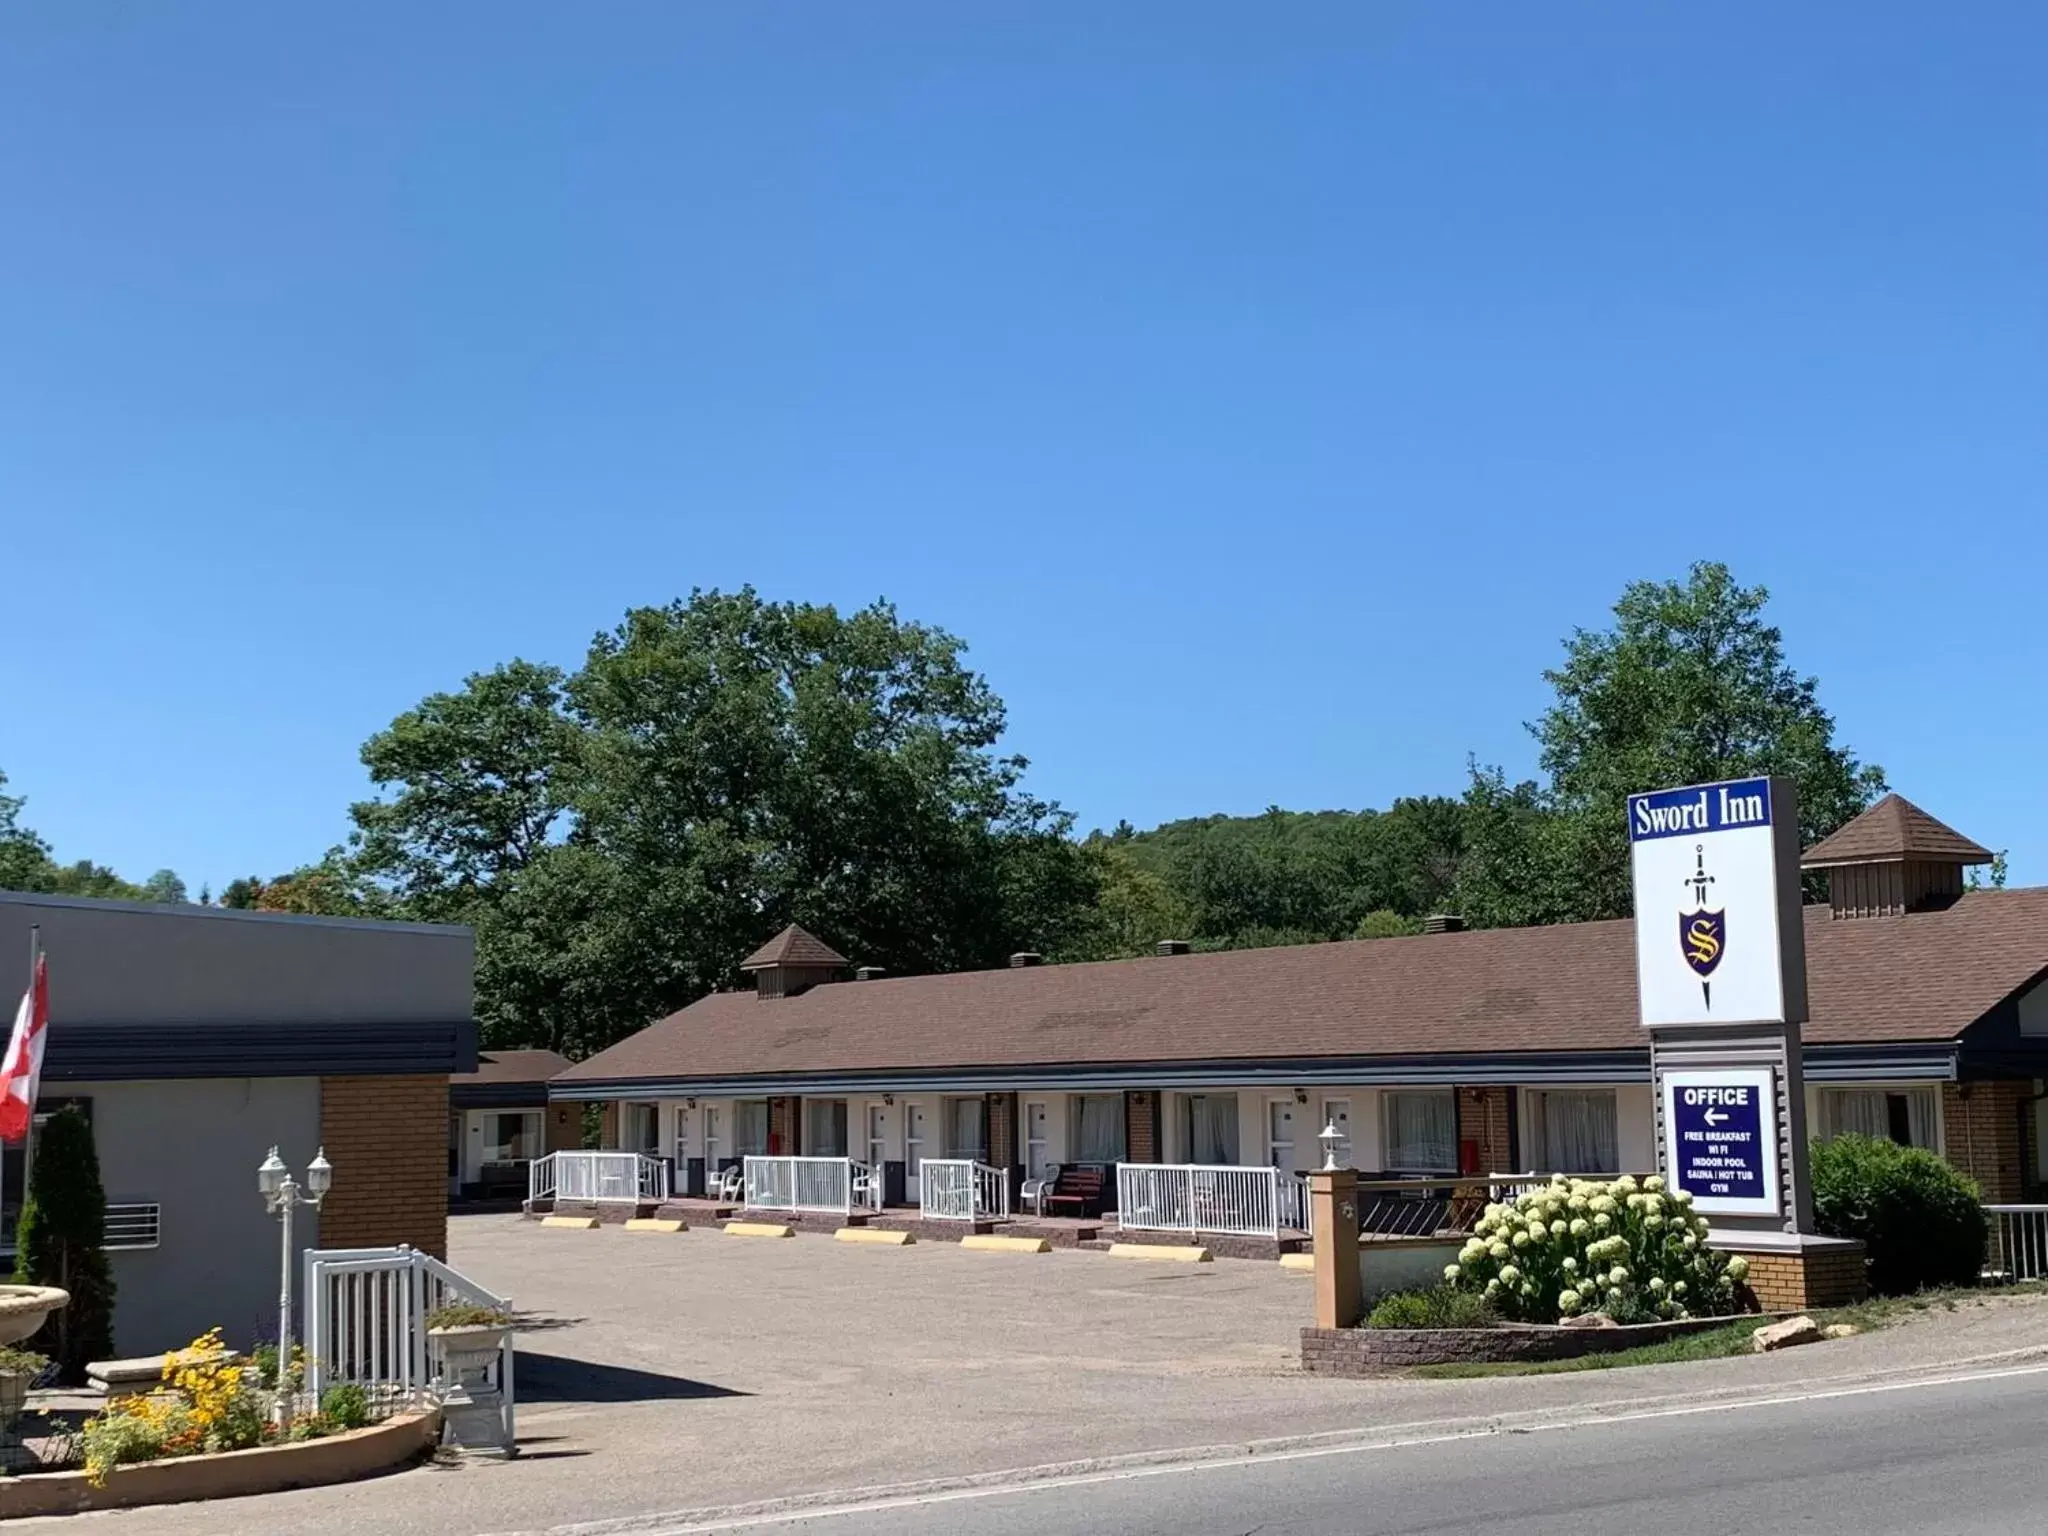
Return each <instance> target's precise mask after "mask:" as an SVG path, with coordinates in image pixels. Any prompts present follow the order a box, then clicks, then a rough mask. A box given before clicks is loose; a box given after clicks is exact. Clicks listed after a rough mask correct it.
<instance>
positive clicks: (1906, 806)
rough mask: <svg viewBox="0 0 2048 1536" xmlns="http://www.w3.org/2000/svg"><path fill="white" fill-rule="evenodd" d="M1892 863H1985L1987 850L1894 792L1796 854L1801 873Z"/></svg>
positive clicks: (1987, 860)
mask: <svg viewBox="0 0 2048 1536" xmlns="http://www.w3.org/2000/svg"><path fill="white" fill-rule="evenodd" d="M1896 859H1934V860H1939V861H1941V862H1943V863H1952V864H1953V863H1960V864H1988V863H1990V862H1991V850H1990V849H1989V848H1985V847H1982V846H1980V845H1978V844H1976V843H1973V842H1971V841H1970V840H1969V839H1968V838H1967V837H1965V836H1963V834H1962V833H1960V832H1958V831H1957V830H1956V829H1955V828H1954V827H1951V826H1949V825H1948V824H1947V823H1946V822H1941V821H1936V820H1935V819H1934V818H1933V817H1932V816H1930V815H1928V814H1927V813H1926V812H1925V811H1923V810H1921V809H1920V807H1919V806H1917V805H1915V804H1914V803H1913V802H1912V801H1910V800H1908V799H1907V798H1906V797H1905V796H1904V795H1897V794H1893V795H1886V796H1885V797H1884V798H1883V799H1882V800H1880V801H1878V802H1877V804H1875V805H1873V806H1872V807H1871V808H1870V809H1869V810H1867V811H1865V812H1864V813H1863V814H1862V815H1860V816H1858V817H1857V818H1856V819H1855V820H1853V821H1850V822H1847V823H1845V824H1844V825H1842V826H1840V827H1838V828H1836V829H1835V830H1834V831H1833V832H1831V833H1830V834H1829V835H1828V836H1826V837H1824V838H1822V839H1821V840H1820V841H1819V842H1817V843H1815V844H1814V845H1813V846H1812V847H1811V848H1809V849H1807V850H1806V852H1805V853H1803V854H1801V855H1800V858H1799V863H1800V867H1801V868H1803V869H1829V868H1832V867H1834V866H1837V865H1842V864H1885V863H1890V862H1892V861H1893V860H1896Z"/></svg>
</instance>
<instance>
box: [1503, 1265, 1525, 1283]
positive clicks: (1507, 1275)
mask: <svg viewBox="0 0 2048 1536" xmlns="http://www.w3.org/2000/svg"><path fill="white" fill-rule="evenodd" d="M1521 1278H1522V1272H1521V1271H1520V1270H1519V1269H1517V1268H1515V1266H1514V1265H1512V1264H1503V1265H1501V1267H1500V1283H1501V1284H1502V1285H1513V1284H1514V1283H1515V1282H1516V1281H1518V1280H1520V1279H1521Z"/></svg>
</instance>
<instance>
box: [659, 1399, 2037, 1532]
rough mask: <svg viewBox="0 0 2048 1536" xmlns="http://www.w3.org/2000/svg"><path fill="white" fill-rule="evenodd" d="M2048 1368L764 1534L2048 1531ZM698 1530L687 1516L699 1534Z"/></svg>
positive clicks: (834, 1518) (1072, 1488)
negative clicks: (2047, 1445) (2047, 1444)
mask: <svg viewBox="0 0 2048 1536" xmlns="http://www.w3.org/2000/svg"><path fill="white" fill-rule="evenodd" d="M2044 1442H2048V1366H2032V1367H2027V1368H2023V1369H2020V1370H2015V1371H2013V1372H2011V1373H2007V1374H2002V1375H1995V1376H1991V1377H1988V1378H1984V1379H1976V1380H1969V1381H1958V1382H1947V1383H1939V1384H1915V1385H1912V1386H1910V1387H1905V1388H1901V1389H1898V1390H1876V1391H1871V1390H1861V1391H1857V1392H1854V1393H1845V1394H1839V1395H1804V1396H1801V1397H1799V1398H1798V1399H1797V1400H1794V1401H1784V1402H1775V1403H1770V1404H1766V1405H1752V1406H1748V1407H1743V1408H1735V1409H1725V1410H1717V1411H1694V1410H1689V1409H1677V1410H1664V1411H1661V1412H1659V1413H1658V1414H1656V1416H1654V1417H1650V1416H1645V1417H1637V1418H1624V1419H1621V1420H1611V1421H1608V1422H1605V1423H1600V1424H1589V1425H1586V1426H1584V1427H1572V1428H1559V1429H1554V1430H1542V1431H1537V1432H1533V1433H1526V1434H1524V1433H1516V1434H1506V1435H1496V1436H1490V1437H1486V1438H1480V1439H1463V1440H1456V1441H1441V1442H1437V1443H1417V1444H1408V1445H1396V1446H1384V1447H1379V1448H1373V1449H1351V1450H1345V1451H1337V1452H1322V1453H1315V1454H1308V1455H1300V1456H1295V1457H1292V1458H1289V1459H1270V1460H1263V1461H1253V1462H1220V1463H1215V1464H1210V1465H1206V1466H1199V1465H1198V1466H1193V1467H1180V1468H1174V1469H1169V1470H1153V1471H1147V1472H1144V1473H1141V1474H1137V1475H1132V1474H1120V1475H1115V1476H1111V1477H1106V1478H1100V1479H1095V1480H1085V1481H1084V1480H1076V1481H1073V1482H1069V1483H1059V1484H1053V1485H1048V1486H1042V1487H1038V1488H1030V1489H1024V1490H1013V1491H1008V1492H1002V1493H982V1494H976V1495H973V1496H968V1497H961V1496H958V1495H951V1496H947V1495H941V1496H937V1497H934V1498H932V1499H929V1500H926V1501H922V1502H915V1503H909V1502H906V1503H899V1504H892V1505H888V1506H885V1507H876V1508H870V1509H866V1510H855V1511H849V1512H846V1513H839V1514H831V1513H820V1514H816V1515H812V1516H810V1517H808V1518H803V1519H796V1520H788V1521H772V1522H763V1521H760V1520H754V1521H749V1522H746V1523H745V1524H744V1526H738V1525H729V1526H725V1527H717V1526H712V1527H696V1528H695V1529H698V1530H709V1529H721V1528H723V1529H742V1528H744V1529H747V1530H749V1531H751V1532H754V1533H757V1536H793V1533H797V1532H804V1533H810V1536H884V1533H886V1536H954V1533H962V1532H964V1533H971V1536H1027V1533H1028V1536H1110V1533H1113V1536H1144V1533H1151V1532H1157V1533H1160V1536H1166V1533H1172V1536H1249V1533H1253V1532H1256V1533H1257V1536H1366V1533H1379V1532H1447V1531H1466V1530H1478V1529H1511V1530H1514V1531H1516V1532H1517V1533H1520V1536H1543V1533H1550V1532H1556V1533H1559V1536H1622V1533H1627V1536H1641V1533H1644V1532H1672V1533H1677V1532H1690V1531H1710V1532H1715V1533H1718V1536H1732V1533H1738V1532H1752V1531H1754V1532H1784V1531H1856V1532H1887V1531H1901V1532H1904V1531H1911V1532H1955V1533H1961V1532H1979V1531H1984V1532H1989V1531H1997V1532H2013V1531H2042V1530H2048V1454H2044ZM684 1529H689V1528H687V1527H686V1528H684Z"/></svg>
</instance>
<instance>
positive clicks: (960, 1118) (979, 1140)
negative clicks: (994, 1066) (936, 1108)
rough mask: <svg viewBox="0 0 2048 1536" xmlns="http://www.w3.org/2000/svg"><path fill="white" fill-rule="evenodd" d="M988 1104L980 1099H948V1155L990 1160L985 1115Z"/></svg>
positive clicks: (979, 1161)
mask: <svg viewBox="0 0 2048 1536" xmlns="http://www.w3.org/2000/svg"><path fill="white" fill-rule="evenodd" d="M987 1108H988V1106H987V1105H986V1104H985V1103H984V1102H983V1101H982V1100H980V1099H948V1100H946V1155H947V1156H948V1157H971V1158H973V1159H974V1160H975V1161H976V1162H978V1163H985V1162H987V1161H988V1135H987V1131H986V1129H985V1127H986V1124H987V1122H986V1120H985V1118H984V1115H983V1111H985V1110H986V1109H987Z"/></svg>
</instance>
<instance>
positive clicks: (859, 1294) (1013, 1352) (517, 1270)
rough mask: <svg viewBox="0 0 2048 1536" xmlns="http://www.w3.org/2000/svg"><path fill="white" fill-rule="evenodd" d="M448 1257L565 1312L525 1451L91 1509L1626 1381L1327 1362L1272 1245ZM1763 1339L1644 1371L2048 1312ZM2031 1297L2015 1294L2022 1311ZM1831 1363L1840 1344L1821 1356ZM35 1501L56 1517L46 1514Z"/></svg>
mask: <svg viewBox="0 0 2048 1536" xmlns="http://www.w3.org/2000/svg"><path fill="white" fill-rule="evenodd" d="M451 1243H452V1250H453V1252H452V1258H453V1260H454V1262H455V1264H456V1265H457V1266H458V1267H459V1268H461V1269H462V1270H464V1271H465V1272H466V1273H469V1274H471V1275H473V1276H474V1277H475V1278H476V1279H477V1280H479V1281H480V1282H482V1283H483V1284H486V1285H489V1286H491V1287H492V1288H493V1289H496V1290H498V1291H501V1292H503V1293H506V1294H509V1295H510V1296H511V1297H512V1298H513V1300H514V1301H515V1302H516V1303H517V1304H518V1306H519V1307H520V1309H521V1310H522V1311H525V1312H528V1313H532V1314H538V1315H539V1316H540V1317H541V1318H543V1319H544V1320H545V1323H544V1326H542V1327H540V1328H538V1329H536V1330H534V1331H531V1332H528V1333H525V1334H523V1335H522V1336H521V1340H520V1358H519V1367H518V1382H519V1391H520V1398H521V1406H520V1412H519V1426H520V1440H521V1444H522V1454H521V1456H520V1458H519V1459H518V1460H517V1461H515V1462H512V1463H510V1464H503V1465H474V1464H472V1465H468V1466H461V1467H453V1468H445V1469H444V1468H429V1469H423V1470H419V1471H413V1472H407V1473H403V1474H399V1475H396V1476H392V1477H387V1478H381V1479H376V1480H373V1481H371V1482H367V1483H361V1484H357V1485H354V1486H352V1487H348V1488H334V1489H310V1490H306V1491H304V1492H299V1493H290V1494H280V1495H275V1496H272V1497H269V1498H265V1499H258V1500H240V1501H236V1502H235V1503H233V1504H231V1505H222V1506H187V1507H184V1508H179V1509H159V1510H145V1511H137V1512H134V1513H131V1514H113V1515H106V1516H77V1517H72V1519H71V1520H70V1521H68V1522H66V1526H67V1528H69V1529H71V1530H73V1531H78V1530H83V1529H86V1528H88V1527H92V1528H98V1527H100V1526H101V1525H102V1524H104V1525H107V1526H111V1527H114V1528H117V1529H120V1528H125V1529H132V1530H135V1531H138V1532H144V1531H146V1532H147V1533H149V1536H200V1533H206V1536H213V1533H217V1532H218V1531H220V1530H222V1529H224V1528H225V1527H224V1525H223V1519H224V1512H227V1511H231V1512H232V1514H233V1522H232V1523H233V1528H234V1529H235V1530H236V1531H237V1532H238V1533H249V1536H272V1533H276V1536H301V1533H303V1536H316V1533H317V1536H325V1533H330V1532H333V1531H336V1530H343V1529H345V1530H347V1531H349V1532H350V1533H351V1536H426V1533H433V1536H474V1533H498V1532H530V1531H541V1530H548V1529H550V1528H553V1527H559V1526H566V1525H572V1524H579V1523H583V1522H590V1521H604V1520H617V1519H621V1518H623V1517H630V1516H639V1515H647V1514H651V1513H654V1512H660V1511H675V1510H684V1509H692V1508H701V1507H704V1506H710V1505H728V1504H734V1503H740V1502H744V1501H747V1500H753V1499H763V1498H773V1497H779V1496H783V1495H787V1494H795V1493H805V1492H812V1491H816V1490H821V1489H830V1488H854V1487H872V1486H875V1485H880V1484H889V1483H899V1482H907V1481H913V1480H916V1479H921V1478H930V1477H941V1476H944V1477H954V1476H960V1475H964V1474H972V1473H977V1472H993V1471H1000V1470H1004V1469H1008V1468H1016V1467H1023V1466H1038V1465H1044V1464H1047V1463H1053V1462H1065V1461H1071V1460H1078V1459H1085V1458H1089V1457H1094V1456H1101V1455H1110V1454H1126V1453H1131V1452H1138V1451H1146V1450H1165V1449H1170V1448H1175V1447H1184V1446H1190V1445H1224V1444H1240V1443H1243V1442H1246V1441H1250V1440H1258V1439H1267V1438H1274V1437H1281V1436H1287V1435H1296V1434H1303V1433H1310V1432H1317V1431H1325V1430H1338V1429H1350V1428H1354V1427H1357V1426H1361V1425H1367V1424H1396V1423H1412V1422H1417V1421H1421V1420H1427V1419H1436V1418H1442V1417H1451V1416H1460V1415H1473V1414H1491V1413H1495V1412H1503V1411H1528V1410H1545V1409H1548V1408H1552V1407H1564V1406H1568V1405H1572V1404H1583V1403H1586V1402H1588V1401H1597V1400H1600V1399H1601V1398H1615V1397H1620V1396H1622V1395H1624V1391H1625V1390H1626V1389H1624V1388H1622V1387H1621V1384H1620V1383H1619V1382H1617V1381H1616V1380H1615V1379H1613V1378H1612V1377H1608V1378H1607V1379H1606V1381H1605V1382H1604V1383H1603V1382H1602V1380H1601V1377H1600V1376H1599V1375H1594V1376H1552V1377H1535V1378H1528V1379H1518V1380H1497V1381H1460V1382H1427V1381H1405V1380H1403V1381H1379V1382H1350V1381H1330V1380H1326V1379H1320V1378H1312V1377H1304V1376H1303V1375H1301V1374H1300V1372H1299V1370H1298V1369H1297V1367H1296V1364H1295V1360H1296V1350H1297V1345H1298V1340H1299V1330H1300V1328H1301V1326H1302V1324H1303V1323H1304V1322H1305V1321H1307V1320H1308V1317H1309V1311H1310V1306H1311V1292H1310V1286H1311V1282H1310V1281H1309V1279H1308V1278H1307V1277H1306V1276H1303V1275H1298V1274H1293V1273H1290V1272H1287V1271H1284V1270H1282V1269H1281V1268H1280V1267H1279V1266H1278V1265H1276V1264H1270V1263H1259V1262H1252V1261H1243V1260H1239V1261H1230V1260H1224V1261H1219V1262H1217V1263H1215V1264H1205V1265H1199V1266H1194V1265H1180V1264H1168V1263H1161V1262H1157V1261H1152V1262H1139V1261H1125V1260H1113V1259H1110V1258H1108V1257H1106V1256H1105V1255H1102V1254H1099V1253H1078V1252H1062V1253H1052V1254H1046V1255H1037V1256H1032V1255H1014V1254H1002V1253H969V1252H966V1251H963V1250H962V1249H960V1248H959V1247H957V1246H955V1245H953V1244H945V1243H924V1244H919V1245H917V1246H914V1247H910V1248H901V1249H897V1248H872V1247H862V1246H854V1245H849V1244H842V1243H836V1242H833V1241H831V1240H829V1239H827V1238H823V1237H817V1236H799V1237H795V1238H791V1239H787V1240H782V1241H776V1240H765V1239H741V1238H732V1237H726V1236H724V1235H723V1234H721V1233H719V1232H717V1231H715V1230H705V1231H696V1232H690V1233H687V1234H684V1235H680V1236H675V1235H669V1234H661V1233H639V1232H633V1233H629V1232H625V1231H623V1230H620V1229H617V1228H607V1229H603V1230H600V1231H596V1232H565V1231H554V1230H543V1229H541V1228H540V1227H539V1226H537V1225H535V1224H531V1223H523V1222H521V1221H519V1220H518V1219H517V1218H515V1217H508V1216H470V1217H461V1218H458V1219H457V1220H456V1221H454V1222H453V1223H452V1224H451ZM1976 1310H1977V1311H1978V1312H1979V1313H1981V1314H1983V1316H1982V1317H1981V1319H1980V1320H1978V1321H1975V1322H1969V1323H1965V1322H1964V1321H1963V1319H1961V1318H1960V1317H1959V1318H1957V1319H1950V1320H1948V1325H1947V1331H1946V1333H1945V1335H1944V1336H1943V1337H1941V1338H1939V1339H1935V1338H1929V1339H1927V1340H1926V1341H1925V1342H1924V1344H1922V1345H1919V1346H1914V1345H1913V1344H1912V1338H1913V1335H1912V1332H1911V1331H1910V1330H1897V1331H1896V1332H1893V1333H1887V1334H1883V1335H1878V1336H1875V1337H1872V1338H1869V1339H1852V1340H1849V1341H1847V1342H1846V1343H1843V1344H1837V1345H1828V1346H1826V1348H1825V1352H1823V1351H1819V1350H1802V1351H1793V1352H1791V1353H1790V1354H1789V1355H1779V1356H1772V1357H1769V1358H1768V1359H1764V1360H1754V1361H1750V1360H1744V1361H1732V1360H1731V1361H1714V1362H1706V1363H1703V1364H1702V1365H1699V1366H1688V1367H1669V1368H1663V1369H1660V1370H1657V1371H1645V1372H1629V1373H1624V1374H1625V1375H1626V1376H1628V1377H1631V1378H1634V1379H1633V1380H1631V1381H1629V1383H1628V1389H1634V1390H1636V1391H1640V1392H1651V1391H1663V1392H1676V1391H1688V1390H1694V1389H1697V1390H1701V1391H1712V1390H1716V1389H1717V1388H1718V1389H1725V1388H1727V1387H1731V1386H1738V1385H1743V1384H1746V1383H1753V1382H1756V1381H1759V1380H1770V1379H1773V1378H1779V1379H1790V1378H1791V1377H1792V1376H1794V1375H1795V1374H1798V1373H1801V1372H1804V1371H1810V1370H1811V1369H1812V1368H1813V1367H1812V1365H1809V1364H1807V1363H1806V1362H1802V1361H1800V1360H1799V1359H1798V1357H1799V1356H1802V1355H1806V1356H1814V1357H1819V1356H1821V1355H1822V1354H1823V1353H1825V1357H1826V1360H1827V1362H1828V1365H1829V1367H1830V1368H1833V1369H1838V1370H1843V1371H1847V1370H1851V1369H1870V1368H1876V1367H1881V1366H1887V1365H1889V1364H1893V1363H1912V1362H1913V1361H1915V1360H1925V1359H1930V1358H1937V1359H1938V1358H1942V1357H1944V1356H1945V1357H1948V1358H1954V1357H1955V1356H1957V1355H1959V1354H1967V1353H1970V1352H1971V1351H1973V1350H1979V1351H1981V1350H1990V1349H1998V1348H2009V1347H2011V1346H2012V1345H2013V1344H2015V1343H2038V1342H2041V1340H2042V1334H2041V1325H2040V1322H2039V1317H2040V1313H2039V1311H2037V1310H2036V1309H2033V1308H2028V1309H2025V1311H2026V1312H2027V1313H2028V1314H2031V1315H2030V1316H2025V1317H2019V1316H2007V1317H2005V1318H2004V1319H2003V1320H2001V1317H2000V1313H1999V1309H1994V1308H1983V1309H1976ZM2014 1310H2015V1309H2005V1311H2006V1312H2007V1313H2011V1312H2012V1311H2014ZM1815 1363H1818V1362H1817V1361H1816V1362H1815ZM30 1524H31V1525H35V1524H40V1522H31V1523H30Z"/></svg>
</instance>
